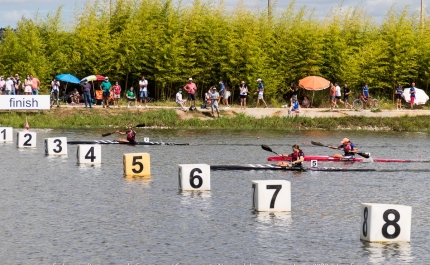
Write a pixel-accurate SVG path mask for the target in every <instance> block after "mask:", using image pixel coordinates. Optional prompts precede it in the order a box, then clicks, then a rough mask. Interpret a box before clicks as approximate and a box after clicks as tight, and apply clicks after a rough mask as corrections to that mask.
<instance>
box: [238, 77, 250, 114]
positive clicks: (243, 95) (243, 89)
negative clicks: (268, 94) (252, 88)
mask: <svg viewBox="0 0 430 265" xmlns="http://www.w3.org/2000/svg"><path fill="white" fill-rule="evenodd" d="M239 91H240V93H239V95H240V109H242V108H243V109H246V99H247V98H248V87H247V86H246V84H245V81H241V82H240V86H239Z"/></svg>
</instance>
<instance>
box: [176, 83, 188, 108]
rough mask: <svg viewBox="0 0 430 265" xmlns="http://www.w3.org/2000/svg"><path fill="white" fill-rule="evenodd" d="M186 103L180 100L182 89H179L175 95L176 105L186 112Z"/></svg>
mask: <svg viewBox="0 0 430 265" xmlns="http://www.w3.org/2000/svg"><path fill="white" fill-rule="evenodd" d="M186 102H187V101H186V100H184V99H182V88H180V89H179V91H178V93H176V103H178V105H179V106H180V107H181V109H182V110H183V111H187V107H185V103H186Z"/></svg>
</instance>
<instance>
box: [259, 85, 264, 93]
mask: <svg viewBox="0 0 430 265" xmlns="http://www.w3.org/2000/svg"><path fill="white" fill-rule="evenodd" d="M258 91H259V92H263V91H264V85H263V83H260V84H258Z"/></svg>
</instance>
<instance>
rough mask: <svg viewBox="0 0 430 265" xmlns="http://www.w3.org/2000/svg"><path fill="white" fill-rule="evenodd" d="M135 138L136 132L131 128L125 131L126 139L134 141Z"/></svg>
mask: <svg viewBox="0 0 430 265" xmlns="http://www.w3.org/2000/svg"><path fill="white" fill-rule="evenodd" d="M135 139H136V134H135V133H134V131H133V130H130V131H128V132H127V140H129V141H134V140H135Z"/></svg>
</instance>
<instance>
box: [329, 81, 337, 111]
mask: <svg viewBox="0 0 430 265" xmlns="http://www.w3.org/2000/svg"><path fill="white" fill-rule="evenodd" d="M335 107H336V108H337V104H336V87H335V86H334V85H333V83H330V110H333V109H334V108H335Z"/></svg>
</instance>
